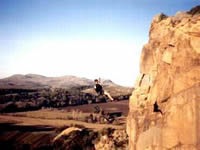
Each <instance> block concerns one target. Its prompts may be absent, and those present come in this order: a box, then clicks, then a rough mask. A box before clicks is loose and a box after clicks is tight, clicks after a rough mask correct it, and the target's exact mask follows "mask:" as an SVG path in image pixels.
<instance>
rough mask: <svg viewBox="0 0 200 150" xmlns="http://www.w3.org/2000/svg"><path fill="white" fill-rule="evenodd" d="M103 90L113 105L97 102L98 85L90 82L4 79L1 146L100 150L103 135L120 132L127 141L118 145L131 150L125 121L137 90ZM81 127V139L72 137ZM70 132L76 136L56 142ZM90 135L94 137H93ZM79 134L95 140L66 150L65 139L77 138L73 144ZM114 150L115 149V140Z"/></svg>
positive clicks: (110, 84)
mask: <svg viewBox="0 0 200 150" xmlns="http://www.w3.org/2000/svg"><path fill="white" fill-rule="evenodd" d="M102 85H103V87H104V89H105V90H106V91H108V92H109V93H110V94H111V95H112V97H113V98H114V100H115V101H114V102H111V101H110V100H109V99H108V98H107V97H105V96H98V95H97V94H96V92H95V90H94V81H93V80H89V79H86V78H79V77H75V76H64V77H45V76H41V75H36V74H27V75H13V76H11V77H8V78H5V79H1V80H0V91H1V92H0V99H1V101H0V103H1V104H0V111H1V114H0V128H1V130H2V131H3V132H1V134H0V145H1V146H4V147H6V148H8V147H9V148H10V149H24V148H25V149H55V148H56V149H77V147H79V148H78V149H82V148H83V147H85V148H86V147H88V148H89V149H94V147H95V146H94V145H95V144H94V143H92V142H94V141H96V146H97V147H98V146H100V147H101V144H98V143H101V137H102V136H103V135H100V134H105V135H106V136H110V137H109V139H110V138H111V137H112V139H113V138H114V137H115V136H116V135H115V136H112V134H116V133H115V132H119V134H121V138H122V139H123V141H122V140H121V141H118V143H120V142H122V144H121V147H122V148H126V147H127V144H128V143H127V135H126V133H125V126H126V116H127V114H128V104H129V102H128V99H129V96H130V95H131V92H132V90H133V88H130V87H123V86H119V85H117V84H115V83H113V82H112V81H111V80H103V79H102ZM77 127H79V128H81V131H80V133H76V135H71V132H72V131H76V132H78V131H77V130H76V129H77ZM67 129H69V130H70V129H71V130H72V131H70V132H69V133H68V134H66V133H65V134H64V136H60V137H59V140H61V139H62V140H63V141H62V140H61V141H62V142H61V141H60V142H61V143H62V144H60V145H59V144H58V143H59V142H57V141H58V139H57V140H56V141H53V142H52V140H53V139H54V138H56V136H58V135H59V134H62V131H63V130H67ZM83 129H84V130H83ZM82 130H83V131H84V134H83V133H82V132H83V131H82ZM101 132H103V133H101ZM104 132H105V133H104ZM72 133H73V132H72ZM89 133H90V134H92V135H93V136H94V137H93V136H92V137H90V136H89V137H88V134H89ZM79 134H83V135H82V136H83V137H85V136H86V137H85V138H86V139H87V138H92V139H90V140H89V141H87V142H86V141H82V142H81V143H79V144H77V143H75V144H72V145H71V146H70V145H69V144H68V145H69V146H68V148H67V147H66V143H65V144H64V143H63V142H64V141H65V139H63V137H65V138H66V136H72V137H71V140H70V141H73V140H77V139H76V138H77V135H79ZM5 137H6V138H5ZM68 138H69V137H68ZM115 141H116V140H115ZM84 144H85V146H83V145H84ZM10 145H12V147H10ZM64 145H65V146H64ZM112 145H113V146H116V144H114V143H113V140H112ZM80 147H81V148H80Z"/></svg>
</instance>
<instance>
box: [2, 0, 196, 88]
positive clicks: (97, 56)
mask: <svg viewBox="0 0 200 150" xmlns="http://www.w3.org/2000/svg"><path fill="white" fill-rule="evenodd" d="M196 5H200V0H0V78H5V77H8V76H10V75H13V74H28V73H33V74H40V75H45V76H50V77H56V76H64V75H75V76H78V77H86V78H89V79H95V78H99V77H100V78H105V79H111V80H112V81H114V82H115V83H117V84H120V85H124V86H133V85H134V81H135V79H136V77H137V76H138V75H139V59H140V54H141V51H142V47H143V45H144V44H145V43H147V42H148V34H149V28H150V24H151V21H152V18H153V17H154V16H155V15H157V14H159V13H161V12H162V13H165V14H166V15H169V16H171V15H175V14H176V12H178V11H188V10H190V9H191V8H192V7H194V6H196Z"/></svg>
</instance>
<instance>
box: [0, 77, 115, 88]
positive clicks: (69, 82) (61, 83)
mask: <svg viewBox="0 0 200 150" xmlns="http://www.w3.org/2000/svg"><path fill="white" fill-rule="evenodd" d="M101 82H102V84H103V85H106V86H117V85H116V84H115V83H113V82H112V81H111V80H105V79H102V80H101ZM93 86H94V82H93V80H90V79H87V78H81V77H76V76H71V75H66V76H61V77H46V76H42V75H37V74H26V75H21V74H16V75H13V76H11V77H7V78H4V79H0V88H6V89H9V88H22V89H38V88H51V87H52V88H65V89H69V88H76V87H93Z"/></svg>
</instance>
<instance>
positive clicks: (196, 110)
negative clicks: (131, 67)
mask: <svg viewBox="0 0 200 150" xmlns="http://www.w3.org/2000/svg"><path fill="white" fill-rule="evenodd" d="M155 103H156V104H158V107H159V108H158V109H159V111H158V112H154V111H155V108H154V107H155ZM199 124H200V6H197V7H195V8H193V9H192V10H190V11H189V12H178V13H177V14H176V15H175V16H172V17H168V16H166V15H164V14H159V15H157V16H155V17H154V19H153V21H152V24H151V28H150V34H149V42H148V43H147V44H146V45H145V46H144V48H143V50H142V54H141V58H140V75H139V76H138V78H137V80H136V82H135V90H134V91H133V93H132V96H131V97H130V104H129V115H128V119H127V133H128V135H129V149H130V150H175V149H176V150H177V149H178V150H199V149H200V127H199Z"/></svg>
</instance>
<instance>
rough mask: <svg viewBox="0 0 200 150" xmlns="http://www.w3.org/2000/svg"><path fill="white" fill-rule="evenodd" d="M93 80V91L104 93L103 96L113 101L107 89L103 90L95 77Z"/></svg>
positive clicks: (99, 93)
mask: <svg viewBox="0 0 200 150" xmlns="http://www.w3.org/2000/svg"><path fill="white" fill-rule="evenodd" d="M94 82H95V86H94V89H95V91H96V92H97V94H98V95H105V96H107V97H108V98H109V99H110V100H111V101H114V99H113V98H112V96H111V95H110V94H109V93H108V92H107V91H105V90H103V87H102V85H101V84H100V80H98V79H95V80H94Z"/></svg>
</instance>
